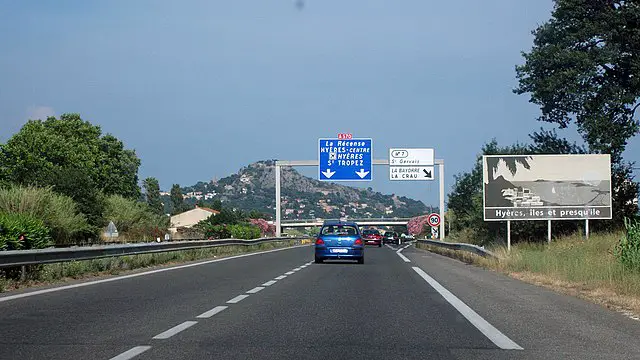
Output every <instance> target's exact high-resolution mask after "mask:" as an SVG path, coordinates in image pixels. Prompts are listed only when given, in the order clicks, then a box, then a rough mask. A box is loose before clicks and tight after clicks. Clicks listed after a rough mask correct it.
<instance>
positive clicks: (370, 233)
mask: <svg viewBox="0 0 640 360" xmlns="http://www.w3.org/2000/svg"><path fill="white" fill-rule="evenodd" d="M362 234H364V235H377V234H380V232H379V231H378V230H365V231H363V232H362Z"/></svg>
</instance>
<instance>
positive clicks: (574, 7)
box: [514, 0, 640, 220]
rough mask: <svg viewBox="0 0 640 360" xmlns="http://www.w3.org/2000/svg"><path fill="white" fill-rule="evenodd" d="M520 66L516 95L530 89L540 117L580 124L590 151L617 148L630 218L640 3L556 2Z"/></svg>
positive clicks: (621, 192)
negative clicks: (628, 154) (629, 156)
mask: <svg viewBox="0 0 640 360" xmlns="http://www.w3.org/2000/svg"><path fill="white" fill-rule="evenodd" d="M533 35H534V36H535V39H534V46H533V49H532V50H531V51H530V52H528V53H523V56H524V59H525V63H524V65H521V66H517V67H516V72H517V77H518V80H519V86H518V87H517V88H516V89H515V90H514V91H515V92H516V93H517V94H530V96H531V99H530V102H532V103H534V104H536V105H538V106H540V108H541V110H542V115H541V116H540V118H539V120H541V121H546V122H550V123H555V124H558V125H559V126H560V127H561V128H564V127H567V126H568V125H569V124H570V123H572V122H574V123H575V124H576V126H577V129H578V132H579V133H580V134H581V136H582V137H583V139H584V140H585V142H586V143H587V145H588V146H589V150H590V151H591V152H596V153H605V154H611V160H612V163H613V165H612V175H613V179H612V185H613V199H614V204H613V205H614V217H615V218H617V219H618V220H620V219H622V218H623V217H625V216H630V215H632V214H633V213H635V211H637V208H633V207H632V206H627V204H628V203H629V201H630V200H632V199H633V198H634V197H635V196H636V195H637V192H638V184H637V183H635V182H633V181H632V180H633V178H632V177H631V169H630V168H631V164H627V163H625V162H624V161H623V159H622V154H623V152H624V150H625V147H626V145H627V141H628V140H629V139H630V138H631V137H633V136H635V135H637V134H638V131H639V129H640V124H639V123H638V120H637V118H636V110H637V108H638V107H639V106H640V103H639V102H638V99H639V97H640V6H639V5H638V2H637V1H629V0H598V1H596V0H555V6H554V10H553V12H552V16H551V19H550V20H549V21H547V22H546V23H544V24H542V25H541V26H539V27H538V28H537V29H536V30H534V31H533Z"/></svg>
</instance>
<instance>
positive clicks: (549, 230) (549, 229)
mask: <svg viewBox="0 0 640 360" xmlns="http://www.w3.org/2000/svg"><path fill="white" fill-rule="evenodd" d="M547 242H548V243H549V244H551V220H547Z"/></svg>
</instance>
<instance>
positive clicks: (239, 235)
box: [229, 224, 260, 240]
mask: <svg viewBox="0 0 640 360" xmlns="http://www.w3.org/2000/svg"><path fill="white" fill-rule="evenodd" d="M229 230H230V232H231V237H232V238H234V239H245V240H251V239H257V238H259V237H260V228H259V227H257V226H256V225H251V224H238V225H231V226H229Z"/></svg>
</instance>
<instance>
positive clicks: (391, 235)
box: [384, 231, 400, 244]
mask: <svg viewBox="0 0 640 360" xmlns="http://www.w3.org/2000/svg"><path fill="white" fill-rule="evenodd" d="M384 243H385V244H400V235H399V234H398V233H397V232H395V231H387V232H385V233H384Z"/></svg>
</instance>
